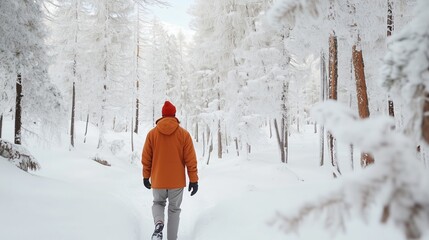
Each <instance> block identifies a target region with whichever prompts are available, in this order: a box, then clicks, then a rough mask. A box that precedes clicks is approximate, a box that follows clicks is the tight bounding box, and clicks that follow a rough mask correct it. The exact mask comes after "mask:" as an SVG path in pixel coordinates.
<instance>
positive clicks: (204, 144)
mask: <svg viewBox="0 0 429 240" xmlns="http://www.w3.org/2000/svg"><path fill="white" fill-rule="evenodd" d="M204 134H205V133H204V131H203V136H202V138H203V157H204V155H205V154H206V139H205V136H204Z"/></svg>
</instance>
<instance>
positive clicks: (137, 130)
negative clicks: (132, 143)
mask: <svg viewBox="0 0 429 240" xmlns="http://www.w3.org/2000/svg"><path fill="white" fill-rule="evenodd" d="M136 88H137V97H136V122H135V126H134V132H135V133H139V105H140V104H139V97H138V92H139V80H137V81H136Z"/></svg>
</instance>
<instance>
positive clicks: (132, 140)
mask: <svg viewBox="0 0 429 240" xmlns="http://www.w3.org/2000/svg"><path fill="white" fill-rule="evenodd" d="M133 121H134V119H133V118H132V117H131V129H132V128H133V125H134V123H133ZM130 133H131V152H134V132H133V131H130Z"/></svg>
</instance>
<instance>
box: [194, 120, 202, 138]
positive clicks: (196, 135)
mask: <svg viewBox="0 0 429 240" xmlns="http://www.w3.org/2000/svg"><path fill="white" fill-rule="evenodd" d="M203 133H204V131H203ZM198 135H199V133H198V122H196V123H195V142H198V140H199V136H198ZM203 138H204V137H203Z"/></svg>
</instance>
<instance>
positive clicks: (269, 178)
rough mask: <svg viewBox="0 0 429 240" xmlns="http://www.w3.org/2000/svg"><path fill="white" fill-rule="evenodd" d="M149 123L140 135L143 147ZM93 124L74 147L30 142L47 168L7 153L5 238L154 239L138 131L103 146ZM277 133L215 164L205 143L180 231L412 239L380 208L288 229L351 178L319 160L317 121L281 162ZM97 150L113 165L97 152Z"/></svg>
mask: <svg viewBox="0 0 429 240" xmlns="http://www.w3.org/2000/svg"><path fill="white" fill-rule="evenodd" d="M10 124H12V123H11V122H6V126H5V129H12V127H11V126H8V125H10ZM148 129H149V127H146V128H144V129H143V131H142V133H141V134H140V135H139V136H138V135H135V136H134V142H135V151H136V152H137V153H140V152H141V148H142V145H143V142H144V139H145V134H146V132H147V130H148ZM89 130H90V131H89V133H88V136H87V140H88V141H87V142H86V143H83V132H84V123H81V122H80V123H78V124H77V130H76V132H77V137H76V148H75V149H74V150H72V151H70V150H69V148H68V146H67V144H66V143H65V142H64V143H62V144H59V145H60V146H58V145H57V146H54V145H51V146H50V147H49V146H46V145H45V144H40V143H39V142H38V141H28V142H26V144H27V146H29V147H28V149H29V151H30V152H31V153H33V155H34V156H35V157H36V158H37V159H38V161H39V163H40V164H41V167H42V168H41V170H39V171H37V172H31V173H26V172H23V171H21V170H20V169H18V168H16V167H15V166H13V165H12V164H10V163H8V162H7V161H6V160H5V159H0V196H1V197H0V239H5V240H27V239H31V240H35V239H38V240H68V239H70V240H76V239H79V240H86V239H88V240H90V239H91V240H94V239H103V240H123V239H127V240H137V239H138V240H148V239H150V236H151V233H152V231H153V223H152V213H151V205H152V193H151V191H149V190H147V189H146V188H144V186H143V184H142V177H141V165H140V162H139V159H136V158H134V160H132V159H133V158H132V153H131V147H130V134H129V133H113V132H111V133H109V134H108V136H107V140H108V142H113V141H114V140H116V144H114V146H120V145H121V144H118V140H119V141H123V143H124V145H123V147H122V149H119V148H118V149H119V150H118V149H117V151H116V154H113V153H112V151H111V150H110V148H109V147H105V148H104V149H103V150H100V151H97V149H96V144H97V141H98V132H97V130H96V128H95V127H90V129H89ZM263 131H265V130H263ZM5 139H7V140H12V133H11V132H7V131H6V136H5ZM275 141H276V140H275V138H274V137H273V138H272V139H269V138H265V139H261V142H260V143H259V144H257V145H256V146H252V151H253V153H252V154H251V155H242V156H240V157H237V154H236V152H235V150H234V148H233V147H232V146H231V147H230V149H229V154H225V157H224V158H223V159H222V160H217V159H216V158H213V157H212V160H211V162H210V165H207V164H206V158H207V156H205V157H202V156H201V155H202V151H201V150H202V149H201V145H200V143H195V147H196V150H197V152H198V156H199V159H200V160H199V176H200V181H199V186H200V187H199V192H198V193H197V194H196V195H195V196H193V197H190V196H189V194H188V192H186V194H185V196H184V200H183V204H182V215H181V223H180V230H179V239H182V240H212V239H213V240H219V239H225V240H228V239H233V240H237V239H240V240H249V239H250V240H252V239H254V240H264V239H270V240H274V239H317V240H324V239H329V240H332V239H356V240H358V239H360V240H361V239H366V240H368V239H389V240H395V239H403V237H402V235H401V233H399V232H397V230H395V229H394V228H392V227H389V226H380V225H379V224H378V221H379V219H372V218H369V219H368V220H367V222H366V223H364V222H363V221H362V220H359V219H356V218H350V220H348V221H347V224H346V226H347V229H346V231H345V232H344V233H340V234H338V235H335V236H333V235H332V234H331V233H330V231H329V230H327V229H326V225H325V224H324V222H323V221H322V219H323V218H318V217H317V216H315V217H314V219H313V218H312V219H311V220H308V224H305V223H304V225H303V227H302V228H300V231H299V232H297V233H285V232H284V231H282V229H281V226H282V224H281V222H282V221H281V217H280V216H282V215H284V214H286V213H291V212H294V211H296V210H297V208H298V207H299V206H300V205H301V204H302V203H303V202H305V201H315V200H317V199H318V198H319V197H320V196H324V195H329V193H330V191H332V190H334V189H336V188H338V187H339V186H340V184H341V182H342V180H341V179H339V180H338V179H337V180H334V179H332V169H330V168H329V167H319V164H318V162H319V156H318V155H319V138H318V134H315V133H314V132H313V127H312V126H308V127H307V128H306V129H305V130H304V132H302V133H294V134H293V135H292V136H291V138H290V141H289V143H290V150H289V154H290V155H289V163H288V164H282V163H280V157H279V153H278V149H277V145H276V142H275ZM339 147H340V152H339V156H340V159H343V161H342V162H340V164H341V166H342V167H343V169H342V170H343V172H344V173H345V174H344V175H346V176H347V177H354V176H353V175H355V173H351V171H350V163H349V160H348V159H349V155H348V149H347V147H344V146H343V147H341V146H339ZM139 155H140V154H138V157H139ZM355 155H356V156H357V154H355ZM95 156H98V157H99V158H101V159H104V160H107V161H108V162H109V163H110V164H111V166H110V167H108V166H104V165H101V164H99V163H97V162H95V161H93V160H92V158H94V157H95ZM355 162H357V160H355ZM347 166H348V167H347ZM359 171H360V170H358V171H357V172H359Z"/></svg>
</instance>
